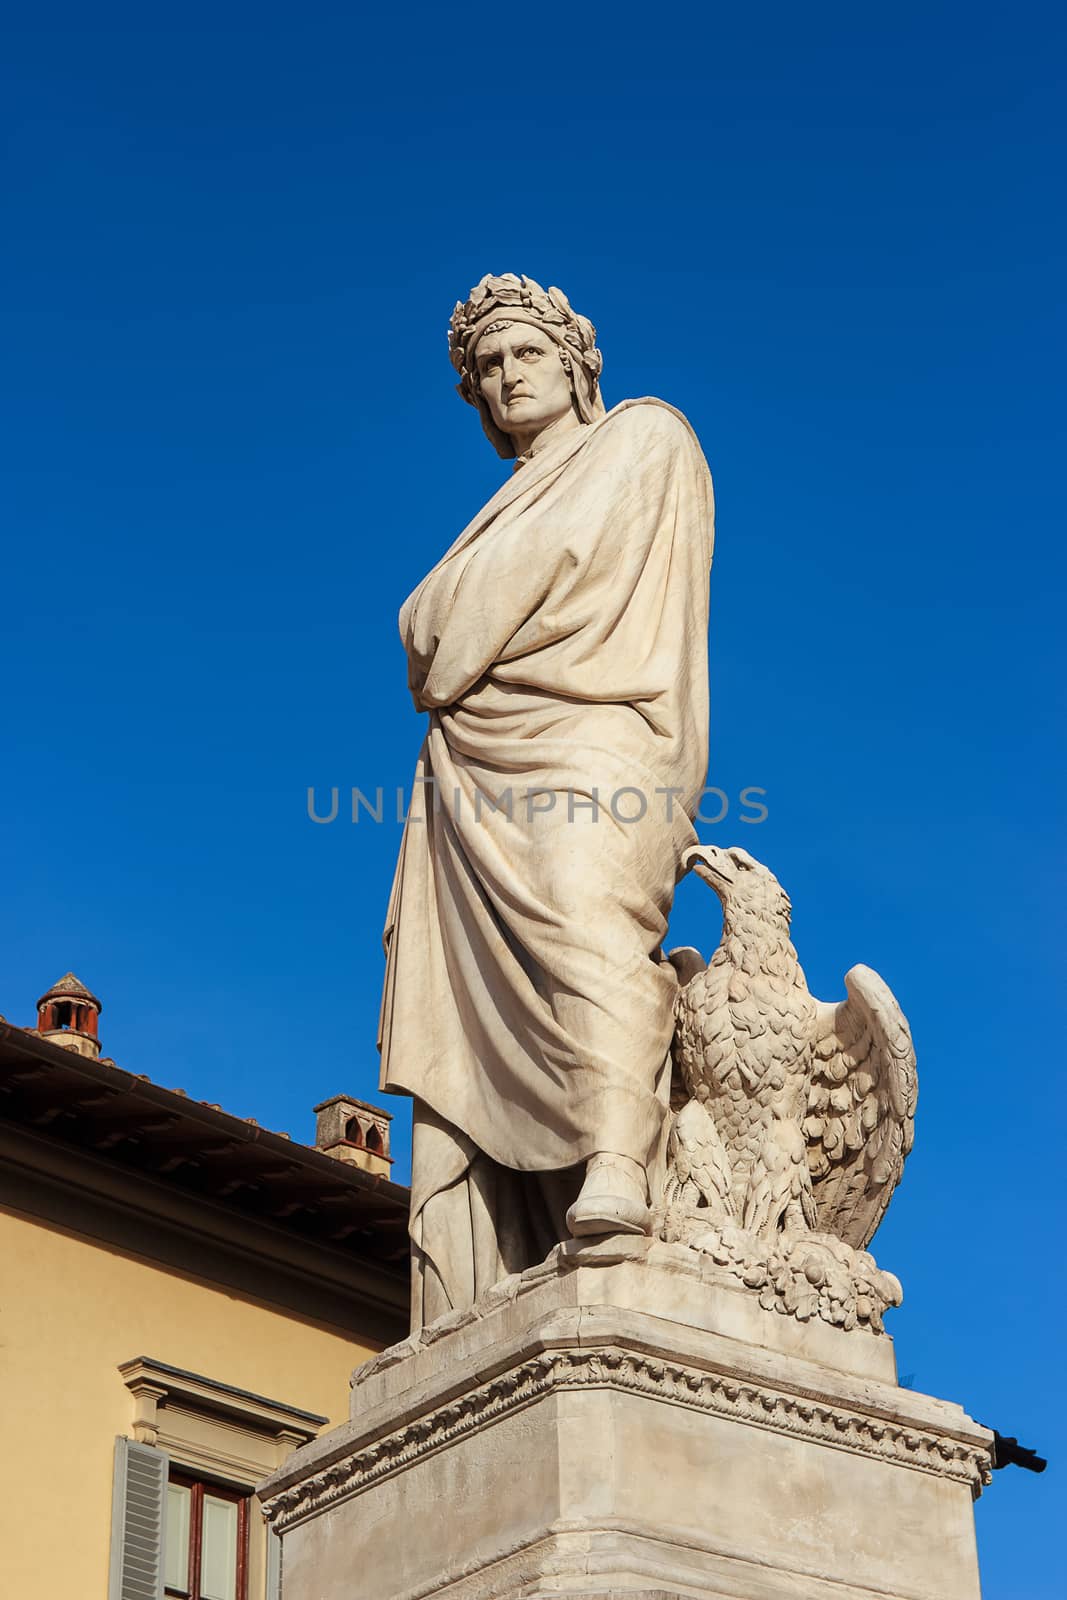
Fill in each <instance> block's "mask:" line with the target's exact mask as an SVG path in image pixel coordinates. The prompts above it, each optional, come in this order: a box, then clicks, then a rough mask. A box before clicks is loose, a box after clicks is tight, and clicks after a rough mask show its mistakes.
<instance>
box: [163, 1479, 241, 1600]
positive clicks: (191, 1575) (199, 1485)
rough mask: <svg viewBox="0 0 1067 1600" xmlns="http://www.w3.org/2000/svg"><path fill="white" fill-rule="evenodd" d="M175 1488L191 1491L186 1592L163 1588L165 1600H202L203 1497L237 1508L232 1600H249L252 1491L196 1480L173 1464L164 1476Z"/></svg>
mask: <svg viewBox="0 0 1067 1600" xmlns="http://www.w3.org/2000/svg"><path fill="white" fill-rule="evenodd" d="M172 1483H173V1484H176V1485H177V1486H178V1487H179V1488H182V1489H188V1490H189V1491H190V1498H189V1566H188V1579H189V1587H188V1589H173V1588H169V1587H167V1586H166V1585H164V1588H163V1593H164V1595H165V1596H166V1597H167V1600H202V1597H201V1594H200V1569H201V1563H202V1560H203V1528H204V1495H205V1493H206V1494H209V1495H212V1496H214V1498H215V1499H216V1500H228V1501H230V1502H231V1503H232V1504H233V1505H236V1507H237V1576H236V1580H235V1584H234V1600H248V1524H249V1515H248V1512H249V1507H250V1505H251V1501H252V1490H251V1489H247V1488H242V1487H240V1486H239V1485H237V1484H233V1483H225V1482H222V1481H221V1480H218V1479H215V1478H211V1477H197V1476H195V1475H194V1474H193V1473H192V1472H189V1471H188V1470H185V1469H183V1468H182V1467H180V1466H176V1465H174V1464H172V1465H171V1468H170V1471H169V1472H168V1474H167V1484H168V1485H169V1484H172ZM166 1547H167V1534H166V1524H165V1523H164V1529H163V1560H164V1562H166Z"/></svg>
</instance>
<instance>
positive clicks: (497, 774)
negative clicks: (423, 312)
mask: <svg viewBox="0 0 1067 1600" xmlns="http://www.w3.org/2000/svg"><path fill="white" fill-rule="evenodd" d="M712 537H713V503H712V491H711V479H710V476H709V474H708V470H707V466H706V464H705V462H704V458H703V455H702V454H701V451H700V447H699V445H698V443H697V441H696V439H695V437H694V435H693V433H692V431H691V429H690V428H689V425H688V423H687V422H686V421H685V419H684V418H683V417H681V416H680V415H679V413H677V412H675V411H673V410H672V409H671V408H670V407H669V406H666V405H664V404H663V403H662V402H660V401H657V400H636V401H625V402H623V404H622V405H619V406H616V407H615V408H614V409H613V410H612V411H610V412H609V413H608V414H607V415H606V416H605V417H603V418H602V419H600V420H598V421H596V422H594V423H592V424H590V425H587V426H585V427H582V428H580V429H576V430H574V431H573V432H571V433H569V434H566V435H564V436H563V437H562V438H561V439H560V440H559V441H558V442H557V443H555V444H554V445H550V446H549V447H548V448H547V449H546V450H545V451H544V452H543V453H542V454H539V455H535V456H534V457H533V458H532V459H531V460H530V461H529V462H528V463H527V464H526V465H524V466H522V467H521V468H520V469H519V470H518V471H517V472H516V474H515V475H514V477H513V478H512V479H511V480H510V481H509V482H508V483H507V484H506V485H505V486H504V487H503V488H502V489H501V490H500V492H499V493H498V494H497V495H496V496H495V497H494V498H493V499H492V500H491V501H490V502H489V504H488V505H487V506H486V507H485V508H484V509H483V511H482V512H481V513H480V514H479V516H478V517H476V518H475V520H474V521H473V522H472V523H471V525H470V526H469V527H468V528H467V529H466V530H465V531H464V533H463V534H462V535H461V536H460V538H459V539H458V540H457V541H456V543H455V544H454V545H453V546H452V548H451V550H449V551H448V552H447V553H446V554H445V556H444V557H443V558H442V559H441V561H439V562H438V564H437V565H436V566H435V567H434V568H433V570H432V571H431V572H430V573H429V574H428V576H427V577H426V578H425V579H424V581H423V582H422V583H421V584H420V585H419V587H418V589H416V590H415V592H414V594H413V595H412V596H411V597H410V599H409V600H408V601H407V602H406V604H405V605H404V608H403V610H402V612H401V617H400V626H401V635H402V637H403V640H404V644H405V648H406V650H407V654H408V662H409V680H410V684H411V689H412V693H413V695H414V698H415V703H416V705H417V706H418V707H419V708H420V709H422V710H426V711H428V712H429V715H430V726H429V731H428V733H427V737H426V742H425V744H424V746H423V749H422V752H421V755H420V757H419V763H418V768H417V772H416V783H415V790H414V795H413V800H412V805H411V811H410V815H409V819H408V822H407V825H406V827H405V832H404V839H403V843H402V846H401V852H400V859H399V862H398V864H397V871H396V878H395V881H394V886H393V893H392V896H391V900H390V907H389V912H388V916H387V923H386V930H385V945H386V954H387V969H386V978H385V988H384V993H383V999H382V1016H381V1032H380V1045H381V1050H382V1087H383V1088H384V1089H387V1090H390V1091H394V1092H396V1091H399V1092H404V1093H408V1094H411V1095H414V1096H415V1097H416V1098H417V1100H418V1101H420V1102H423V1103H424V1104H425V1105H426V1106H428V1107H429V1108H431V1110H432V1112H433V1113H435V1114H436V1117H435V1119H434V1120H435V1121H438V1122H443V1123H444V1124H446V1125H448V1126H450V1127H451V1128H452V1129H453V1130H456V1131H457V1132H458V1135H459V1136H460V1137H453V1138H451V1139H450V1140H448V1139H445V1140H442V1139H439V1138H435V1139H426V1140H424V1141H423V1144H424V1148H425V1152H426V1154H425V1159H423V1160H421V1161H420V1158H419V1142H420V1141H419V1139H418V1138H417V1139H416V1150H415V1162H414V1170H413V1194H412V1219H413V1234H414V1235H415V1237H416V1238H417V1237H418V1233H417V1229H418V1225H419V1218H420V1213H421V1212H422V1210H423V1208H424V1207H425V1206H426V1204H427V1202H428V1201H429V1200H430V1198H431V1197H432V1196H433V1195H441V1194H442V1193H443V1192H444V1191H445V1190H446V1189H447V1188H448V1187H449V1186H450V1185H454V1184H455V1182H456V1181H457V1180H458V1179H460V1178H461V1177H462V1175H463V1172H464V1171H465V1169H466V1168H467V1167H468V1166H469V1164H470V1151H471V1149H473V1150H475V1151H478V1152H482V1153H484V1155H485V1156H487V1157H488V1158H489V1159H490V1160H491V1161H492V1162H495V1163H497V1164H499V1165H500V1166H501V1167H504V1168H510V1169H513V1170H515V1171H520V1172H530V1173H537V1172H551V1171H558V1170H560V1169H564V1168H569V1167H572V1166H574V1165H575V1164H576V1163H580V1162H582V1161H584V1160H585V1159H586V1158H588V1156H590V1155H591V1154H593V1152H594V1151H597V1150H611V1151H615V1152H617V1153H619V1154H622V1155H628V1156H631V1157H632V1158H633V1159H635V1160H637V1161H640V1162H642V1163H644V1164H646V1165H647V1164H648V1163H649V1162H650V1161H652V1160H653V1159H654V1157H655V1154H656V1152H657V1150H658V1148H659V1145H660V1143H661V1136H662V1129H663V1121H664V1105H665V1092H664V1064H665V1061H666V1059H667V1055H668V1051H669V1046H670V1037H671V1031H672V1008H673V997H674V986H675V978H674V974H673V971H672V970H671V969H670V968H669V967H667V966H666V965H665V964H664V963H663V962H662V961H661V960H660V945H661V942H662V939H663V936H664V933H665V931H666V924H667V916H668V913H669V910H670V905H671V899H672V896H673V891H674V886H675V882H676V880H677V876H678V873H679V863H680V858H681V854H682V851H683V850H684V849H685V848H686V847H687V846H688V845H689V844H691V843H693V842H694V841H695V834H694V830H693V826H692V822H691V820H690V819H691V817H692V815H693V813H694V811H695V809H696V806H697V804H698V803H699V795H700V789H701V786H702V784H703V781H704V776H705V771H706V767H707V729H708V704H707V616H708V571H709V568H710V564H711V553H712ZM435 1152H436V1153H435ZM483 1287H484V1285H483Z"/></svg>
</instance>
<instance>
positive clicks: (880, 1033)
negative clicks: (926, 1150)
mask: <svg viewBox="0 0 1067 1600" xmlns="http://www.w3.org/2000/svg"><path fill="white" fill-rule="evenodd" d="M845 988H846V989H847V991H848V999H847V1000H842V1001H840V1002H839V1003H838V1004H836V1005H832V1004H827V1003H825V1002H820V1004H819V1009H818V1015H817V1017H816V1022H815V1032H814V1035H813V1039H812V1077H811V1083H810V1086H809V1089H808V1106H807V1115H806V1117H805V1120H804V1134H805V1137H806V1139H807V1145H808V1167H809V1170H810V1172H811V1178H812V1186H813V1188H814V1191H815V1206H816V1210H817V1212H818V1225H819V1228H820V1230H821V1231H822V1232H824V1233H833V1234H836V1236H837V1237H838V1238H839V1239H843V1240H844V1241H845V1243H846V1244H850V1245H852V1246H853V1248H854V1249H856V1250H863V1249H865V1248H866V1246H867V1245H868V1244H869V1242H870V1240H871V1239H872V1238H873V1236H874V1232H875V1229H876V1228H877V1227H878V1224H879V1223H880V1222H881V1220H882V1218H883V1216H884V1215H885V1210H886V1207H887V1206H888V1204H889V1201H890V1197H891V1196H892V1193H893V1190H894V1189H895V1188H896V1186H897V1184H898V1183H899V1182H900V1176H901V1173H902V1172H903V1170H904V1159H905V1157H906V1156H907V1154H908V1151H909V1150H910V1149H911V1147H912V1143H913V1141H914V1138H915V1101H916V1097H917V1094H918V1079H917V1076H916V1072H915V1050H914V1048H913V1046H912V1042H911V1030H910V1029H909V1027H908V1023H907V1019H906V1017H905V1016H904V1013H903V1011H901V1009H900V1006H899V1005H898V1004H897V1001H896V998H895V996H894V995H893V993H892V991H891V990H890V988H889V986H888V985H887V984H886V983H884V982H883V981H882V979H881V978H880V977H879V976H878V974H877V972H872V970H871V968H870V967H863V966H858V967H853V968H852V970H851V972H849V973H848V974H847V975H846V977H845Z"/></svg>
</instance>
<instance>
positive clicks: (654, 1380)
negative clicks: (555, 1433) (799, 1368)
mask: <svg viewBox="0 0 1067 1600" xmlns="http://www.w3.org/2000/svg"><path fill="white" fill-rule="evenodd" d="M588 1388H594V1389H609V1390H614V1391H616V1392H618V1393H629V1394H639V1395H643V1396H645V1397H646V1398H648V1399H650V1400H659V1401H664V1402H666V1403H668V1404H670V1405H681V1406H685V1407H688V1408H689V1409H691V1410H694V1411H703V1412H707V1413H710V1414H712V1415H714V1416H719V1417H723V1418H726V1419H728V1420H730V1421H733V1422H739V1423H742V1424H745V1425H747V1426H750V1427H757V1428H764V1429H768V1430H770V1431H772V1432H774V1433H784V1434H791V1435H795V1436H799V1437H801V1438H803V1439H807V1440H809V1441H810V1442H812V1443H813V1444H822V1445H827V1446H829V1447H830V1448H832V1449H835V1450H845V1451H849V1452H851V1453H853V1454H857V1455H864V1456H870V1457H873V1458H874V1459H875V1460H878V1461H884V1462H888V1463H890V1464H892V1465H894V1466H901V1467H907V1468H910V1469H912V1470H914V1471H918V1472H927V1473H932V1474H934V1475H935V1476H937V1477H943V1478H951V1479H953V1480H955V1481H956V1482H958V1483H965V1484H967V1485H968V1486H969V1488H970V1490H971V1493H972V1495H973V1496H974V1497H975V1498H977V1496H978V1495H979V1494H980V1493H981V1490H982V1485H983V1484H985V1483H988V1482H989V1479H990V1469H991V1461H990V1456H989V1452H988V1450H986V1449H984V1448H982V1447H979V1446H977V1445H975V1444H973V1443H969V1442H966V1441H964V1440H962V1439H957V1438H954V1437H952V1435H950V1434H946V1433H939V1432H935V1431H932V1430H930V1429H925V1428H920V1427H915V1426H912V1425H910V1424H908V1423H906V1422H895V1421H893V1420H891V1419H888V1418H885V1417H882V1416H879V1415H873V1414H869V1413H865V1412H862V1411H858V1410H856V1409H853V1408H850V1407H847V1406H844V1405H840V1404H837V1403H835V1402H831V1401H824V1400H815V1399H810V1398H807V1397H805V1396H803V1395H798V1394H791V1393H789V1392H787V1391H785V1390H783V1389H780V1388H775V1387H771V1386H769V1385H764V1384H760V1383H757V1382H753V1381H751V1380H749V1379H745V1378H740V1377H737V1378H735V1377H731V1376H729V1375H724V1374H721V1373H717V1372H708V1371H704V1370H702V1369H700V1368H697V1367H690V1366H686V1365H683V1364H681V1363H679V1362H676V1361H671V1360H657V1359H656V1358H654V1357H651V1356H647V1355H643V1354H639V1353H636V1352H634V1351H631V1350H627V1349H625V1348H623V1347H621V1346H618V1345H608V1346H601V1347H598V1348H596V1349H581V1348H577V1349H561V1350H548V1351H544V1352H543V1353H541V1354H538V1355H536V1356H534V1357H532V1358H530V1359H529V1360H526V1361H523V1362H521V1363H520V1364H518V1365H516V1366H515V1367H513V1368H511V1370H510V1371H507V1372H504V1373H501V1374H500V1375H499V1376H497V1377H495V1378H493V1379H491V1380H490V1381H489V1382H487V1383H484V1384H482V1385H480V1386H479V1387H477V1388H473V1389H471V1390H470V1391H469V1392H468V1393H466V1394H463V1395H461V1396H459V1397H458V1398H456V1399H454V1400H452V1401H451V1402H449V1403H448V1404H447V1405H443V1406H441V1407H439V1408H437V1409H436V1410H431V1411H428V1412H426V1413H424V1414H423V1415H422V1416H420V1417H417V1418H414V1419H413V1420H411V1421H410V1422H408V1423H406V1424H405V1426H403V1427H401V1428H398V1429H396V1430H395V1431H394V1432H392V1433H389V1434H385V1435H383V1436H382V1437H381V1438H379V1439H377V1440H375V1441H374V1442H373V1443H370V1444H367V1445H364V1446H361V1447H357V1448H356V1449H355V1450H354V1451H353V1452H352V1453H351V1454H350V1455H346V1456H344V1457H342V1458H340V1459H338V1460H334V1461H332V1462H330V1463H329V1464H328V1465H326V1466H325V1467H323V1468H322V1469H320V1470H319V1471H318V1472H315V1473H313V1474H312V1475H310V1476H309V1477H307V1478H305V1479H303V1480H302V1481H301V1482H299V1483H297V1484H294V1485H292V1486H291V1487H289V1488H286V1489H282V1490H280V1491H279V1492H278V1493H277V1494H275V1495H272V1496H270V1497H268V1498H267V1499H266V1502H265V1514H266V1516H267V1518H268V1519H269V1520H270V1521H271V1522H272V1523H273V1525H274V1527H275V1529H276V1530H277V1531H278V1532H279V1533H282V1532H284V1531H285V1530H286V1529H287V1528H289V1527H291V1526H293V1525H294V1524H295V1523H298V1522H302V1521H303V1520H304V1519H305V1518H307V1517H310V1516H314V1515H317V1514H319V1513H321V1512H323V1511H326V1510H328V1509H329V1508H330V1507H331V1506H333V1505H335V1504H336V1503H337V1502H338V1501H341V1500H347V1499H349V1498H350V1497H351V1496H353V1495H357V1494H360V1493H361V1492H362V1491H363V1490H364V1489H368V1488H370V1487H371V1486H372V1485H373V1484H375V1483H377V1482H378V1481H379V1480H380V1479H382V1478H385V1477H388V1476H390V1475H392V1474H393V1473H396V1472H399V1471H402V1470H403V1469H405V1468H407V1467H410V1466H412V1465H413V1464H414V1463H415V1462H417V1461H419V1460H420V1459H421V1458H422V1457H424V1456H427V1455H430V1454H432V1453H433V1452H434V1451H437V1450H440V1449H442V1448H444V1447H445V1446H448V1445H452V1444H454V1443H456V1442H457V1441H459V1440H460V1439H462V1438H464V1437H466V1436H467V1435H469V1434H472V1433H476V1432H478V1431H480V1430H481V1429H483V1428H485V1427H488V1426H490V1425H491V1424H492V1423H494V1422H496V1421H498V1420H499V1419H500V1418H502V1417H504V1416H507V1415H508V1414H509V1413H511V1412H513V1411H517V1410H521V1409H522V1408H523V1407H525V1406H529V1405H531V1404H532V1403H533V1402H535V1401H537V1400H539V1399H541V1398H543V1397H544V1396H545V1395H547V1394H549V1393H550V1392H553V1391H556V1392H560V1391H565V1390H575V1389H588Z"/></svg>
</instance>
